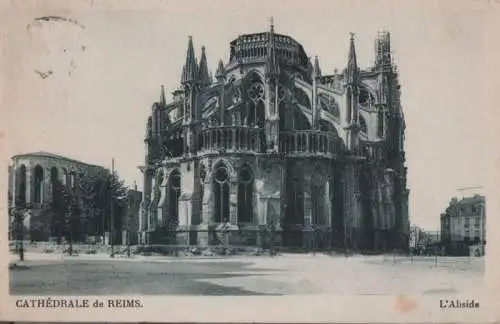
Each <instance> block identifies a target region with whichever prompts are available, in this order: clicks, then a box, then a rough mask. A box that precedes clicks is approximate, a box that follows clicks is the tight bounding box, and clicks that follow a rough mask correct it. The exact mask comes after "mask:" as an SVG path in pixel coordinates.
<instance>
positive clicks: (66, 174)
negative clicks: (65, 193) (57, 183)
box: [61, 168, 68, 185]
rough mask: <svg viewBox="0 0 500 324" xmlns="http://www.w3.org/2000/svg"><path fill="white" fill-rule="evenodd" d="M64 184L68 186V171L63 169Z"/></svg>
mask: <svg viewBox="0 0 500 324" xmlns="http://www.w3.org/2000/svg"><path fill="white" fill-rule="evenodd" d="M61 180H62V184H63V185H67V184H68V170H66V168H62V179H61Z"/></svg>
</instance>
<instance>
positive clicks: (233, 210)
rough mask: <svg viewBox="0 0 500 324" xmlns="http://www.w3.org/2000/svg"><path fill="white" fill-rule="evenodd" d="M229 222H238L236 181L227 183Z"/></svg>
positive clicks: (232, 223)
mask: <svg viewBox="0 0 500 324" xmlns="http://www.w3.org/2000/svg"><path fill="white" fill-rule="evenodd" d="M229 223H230V224H231V225H236V224H238V183H237V182H236V181H234V182H233V181H231V182H230V183H229Z"/></svg>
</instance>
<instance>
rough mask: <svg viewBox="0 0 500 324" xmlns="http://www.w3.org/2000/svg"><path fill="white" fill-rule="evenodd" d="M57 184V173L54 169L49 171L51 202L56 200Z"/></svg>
mask: <svg viewBox="0 0 500 324" xmlns="http://www.w3.org/2000/svg"><path fill="white" fill-rule="evenodd" d="M58 182H59V172H58V170H57V168H56V167H52V168H51V169H50V184H51V187H52V202H54V200H55V199H56V192H57V185H58Z"/></svg>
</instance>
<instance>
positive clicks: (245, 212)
mask: <svg viewBox="0 0 500 324" xmlns="http://www.w3.org/2000/svg"><path fill="white" fill-rule="evenodd" d="M238 222H241V223H253V175H252V170H251V169H250V167H248V166H246V165H245V166H244V167H243V168H242V169H241V170H240V172H239V174H238Z"/></svg>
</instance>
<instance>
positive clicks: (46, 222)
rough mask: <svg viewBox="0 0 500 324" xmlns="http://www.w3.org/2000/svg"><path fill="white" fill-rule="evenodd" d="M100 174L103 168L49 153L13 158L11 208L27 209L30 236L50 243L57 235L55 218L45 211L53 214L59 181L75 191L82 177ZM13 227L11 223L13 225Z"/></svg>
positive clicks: (10, 189) (28, 235) (11, 168)
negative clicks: (51, 208)
mask: <svg viewBox="0 0 500 324" xmlns="http://www.w3.org/2000/svg"><path fill="white" fill-rule="evenodd" d="M100 170H103V168H102V167H100V166H97V165H91V164H87V163H84V162H80V161H77V160H73V159H70V158H67V157H64V156H60V155H57V154H53V153H48V152H35V153H27V154H20V155H15V156H13V157H12V158H11V163H10V165H9V190H8V193H9V204H10V206H9V207H10V208H14V207H16V208H23V209H26V212H25V217H24V227H25V231H26V236H27V237H31V238H32V239H33V236H36V237H37V240H38V239H40V240H46V239H48V237H49V236H51V235H53V234H54V233H52V232H53V231H54V230H53V229H51V225H52V224H51V223H52V220H51V219H50V218H51V214H50V213H46V212H45V211H47V210H50V207H51V204H52V202H53V199H54V187H55V186H54V184H55V182H56V181H60V182H62V183H63V184H64V185H67V186H70V187H75V185H76V183H77V181H78V178H79V177H80V176H83V175H85V174H87V173H90V172H99V171H100ZM12 224H13V220H12V219H11V220H10V222H9V225H10V226H12ZM35 232H36V233H35Z"/></svg>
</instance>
